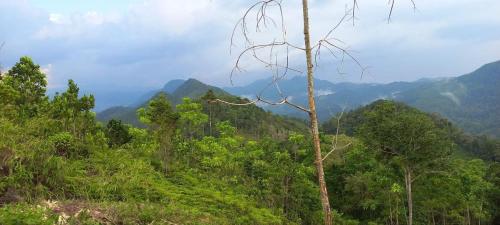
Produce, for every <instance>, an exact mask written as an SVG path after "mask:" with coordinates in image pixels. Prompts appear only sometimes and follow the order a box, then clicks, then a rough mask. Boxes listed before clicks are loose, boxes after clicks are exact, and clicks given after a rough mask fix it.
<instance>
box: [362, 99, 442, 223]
mask: <svg viewBox="0 0 500 225" xmlns="http://www.w3.org/2000/svg"><path fill="white" fill-rule="evenodd" d="M365 117H366V120H365V123H364V124H363V125H362V126H361V127H360V129H359V131H358V132H359V135H360V137H361V138H362V139H363V141H364V142H365V143H367V145H368V146H369V147H371V148H373V149H376V150H378V151H379V152H380V154H382V155H383V156H384V157H385V159H387V160H388V161H389V162H391V163H395V164H396V165H398V166H399V168H400V169H401V172H402V173H403V178H404V184H405V190H406V198H407V206H408V225H412V224H413V207H414V202H413V191H414V190H413V183H414V181H415V180H417V179H419V178H420V177H422V176H424V175H427V174H430V173H439V172H440V171H439V168H440V166H443V165H444V164H445V162H446V159H447V157H448V156H449V155H450V153H451V149H452V143H451V141H450V140H449V139H448V137H447V135H446V133H445V132H444V131H443V130H441V129H439V128H438V127H437V126H436V125H435V124H434V122H433V121H432V119H431V118H430V117H429V116H427V115H426V114H424V113H422V112H419V111H417V110H416V109H413V108H410V107H407V106H405V105H402V104H398V103H395V102H391V101H380V102H379V104H377V105H376V106H375V107H374V109H373V110H372V111H369V112H367V113H366V115H365Z"/></svg>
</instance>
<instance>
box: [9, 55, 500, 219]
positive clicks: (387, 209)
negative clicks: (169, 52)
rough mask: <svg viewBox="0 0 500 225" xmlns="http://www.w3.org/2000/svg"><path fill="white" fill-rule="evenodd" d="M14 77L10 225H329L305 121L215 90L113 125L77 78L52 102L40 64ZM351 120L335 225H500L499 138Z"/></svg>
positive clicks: (385, 116) (342, 151)
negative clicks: (95, 108)
mask: <svg viewBox="0 0 500 225" xmlns="http://www.w3.org/2000/svg"><path fill="white" fill-rule="evenodd" d="M1 78H2V79H1V80H0V97H1V98H0V205H1V207H0V224H7V225H8V224H55V223H62V224H320V223H322V211H321V205H320V201H319V190H318V187H317V184H316V182H315V181H316V179H315V170H314V167H313V161H314V158H313V154H312V147H311V144H310V143H311V141H310V137H309V135H308V132H307V129H306V125H305V124H304V123H303V122H301V121H298V120H291V119H288V118H284V117H278V116H274V115H272V114H271V113H269V112H266V111H264V110H262V109H260V108H258V107H257V106H253V105H252V106H245V107H243V106H230V105H225V104H222V103H215V102H214V101H213V99H214V98H215V97H218V98H222V99H226V100H228V101H233V102H238V101H239V102H245V101H248V100H246V99H241V98H237V97H234V96H230V95H226V94H224V93H220V92H217V91H205V92H204V93H203V95H202V96H200V93H196V96H198V97H195V96H190V97H193V98H187V97H184V96H183V97H184V98H182V99H181V100H180V101H178V100H176V101H173V100H171V98H172V97H170V98H169V95H164V94H158V95H155V96H154V97H153V98H152V99H151V100H150V101H148V102H147V103H145V104H142V105H141V107H139V109H138V110H137V112H134V113H135V114H136V117H137V120H138V121H140V122H141V124H143V126H141V127H136V126H133V125H129V124H126V123H124V122H122V121H120V120H109V121H108V122H107V123H106V124H102V123H100V122H97V121H96V115H95V113H94V112H93V111H92V108H93V106H94V97H93V96H92V95H88V96H87V95H83V96H82V95H80V94H79V89H78V86H77V85H76V84H75V83H74V82H73V81H71V80H70V81H68V88H67V90H66V91H65V92H63V93H59V94H56V95H55V96H54V97H52V98H49V97H48V96H47V95H46V94H45V90H46V85H47V82H46V79H45V75H44V74H43V73H41V72H40V68H39V66H38V65H36V64H35V63H34V62H33V61H32V60H31V59H30V58H29V57H23V58H21V60H20V61H19V62H18V63H17V64H16V65H15V66H14V67H13V68H12V69H11V70H10V71H9V72H8V73H7V74H5V75H3V76H2V77H1ZM192 83H193V82H192ZM170 96H171V95H170ZM332 121H336V119H333V120H332ZM341 121H345V124H346V126H343V127H342V129H340V131H341V133H342V134H341V135H339V136H336V135H333V134H334V133H336V130H337V129H336V127H335V128H334V127H332V126H333V125H332V124H335V126H336V123H333V122H332V123H329V124H325V125H324V131H325V133H324V134H323V135H322V137H321V138H322V141H323V146H324V149H323V151H324V155H325V159H324V160H325V166H326V168H325V172H326V176H327V179H328V187H329V188H330V190H329V193H330V195H331V196H330V199H331V202H332V205H333V207H334V210H335V211H334V214H335V215H334V220H335V224H407V223H408V222H409V221H410V220H408V217H409V215H410V212H411V214H412V215H413V216H412V218H413V220H411V221H412V222H413V224H430V223H435V224H443V223H445V221H446V224H479V223H480V224H495V223H498V219H499V217H498V208H497V207H498V205H499V204H498V203H499V199H500V197H499V196H500V193H499V185H500V179H499V178H498V177H499V174H500V166H499V165H498V163H497V162H495V160H497V159H498V157H497V156H495V157H493V158H492V157H490V155H491V152H492V149H496V150H498V144H496V143H497V142H494V140H490V139H488V141H485V142H483V141H481V140H482V139H481V138H478V139H477V142H475V140H476V139H474V141H472V142H470V140H469V139H467V138H465V137H466V136H464V135H465V134H463V133H461V132H460V131H459V130H458V129H456V128H453V126H452V125H451V124H450V123H449V122H448V121H446V120H443V119H438V117H433V116H429V115H427V114H424V113H422V112H420V111H418V110H415V109H413V108H409V107H407V106H404V105H401V104H396V103H393V102H389V101H380V102H377V103H376V104H373V105H370V106H369V107H367V108H364V109H361V110H359V111H355V112H353V113H349V114H347V115H344V117H343V119H342V120H341ZM467 137H469V136H467ZM471 137H472V136H471ZM474 138H475V137H474ZM457 146H459V147H460V148H458V147H457ZM332 149H334V151H331V150H332ZM493 152H494V151H493ZM330 153H331V154H330ZM466 153H467V154H466ZM483 153H484V155H483ZM478 157H480V158H482V159H483V160H482V159H479V158H478ZM410 187H411V190H410V189H409V188H410ZM410 209H411V210H410Z"/></svg>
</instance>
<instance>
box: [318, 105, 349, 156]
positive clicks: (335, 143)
mask: <svg viewBox="0 0 500 225" xmlns="http://www.w3.org/2000/svg"><path fill="white" fill-rule="evenodd" d="M344 111H345V109H342V112H341V113H340V115H339V116H338V117H337V131H336V133H335V136H334V137H333V138H332V149H331V150H330V152H328V153H327V154H326V155H325V156H324V157H323V159H322V161H325V159H326V158H327V157H328V156H329V155H330V154H332V153H333V152H334V151H336V150H342V149H345V148H347V147H349V146H350V145H351V144H352V143H351V142H349V143H348V144H346V145H344V146H342V147H340V148H337V144H338V137H339V131H340V120H341V119H342V116H343V115H344Z"/></svg>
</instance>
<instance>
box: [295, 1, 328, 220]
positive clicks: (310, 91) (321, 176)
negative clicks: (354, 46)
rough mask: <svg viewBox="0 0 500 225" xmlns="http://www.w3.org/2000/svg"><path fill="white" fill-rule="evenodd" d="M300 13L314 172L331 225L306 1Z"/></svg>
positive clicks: (324, 210)
mask: <svg viewBox="0 0 500 225" xmlns="http://www.w3.org/2000/svg"><path fill="white" fill-rule="evenodd" d="M302 12H303V17H304V43H305V47H306V61H307V95H308V98H309V118H310V120H311V133H312V138H313V146H314V153H315V164H316V171H317V173H318V182H319V188H320V197H321V204H322V206H323V213H324V222H325V225H331V224H332V212H331V210H330V202H329V200H328V191H327V189H326V182H325V173H324V171H323V160H322V155H321V144H320V140H319V130H318V118H317V114H316V103H315V101H314V76H313V63H312V53H311V51H312V50H311V40H310V34H309V7H308V2H307V0H302Z"/></svg>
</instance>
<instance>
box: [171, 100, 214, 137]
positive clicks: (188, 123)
mask: <svg viewBox="0 0 500 225" xmlns="http://www.w3.org/2000/svg"><path fill="white" fill-rule="evenodd" d="M176 108H177V111H178V113H179V124H180V126H181V127H182V130H183V133H184V134H185V135H186V136H188V137H190V138H191V137H194V136H195V135H201V134H202V131H203V125H204V124H205V123H207V122H208V115H206V114H204V113H203V112H202V109H203V108H202V106H201V104H199V103H196V102H193V101H192V100H191V99H190V98H183V99H182V103H181V104H179V105H177V106H176Z"/></svg>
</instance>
